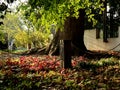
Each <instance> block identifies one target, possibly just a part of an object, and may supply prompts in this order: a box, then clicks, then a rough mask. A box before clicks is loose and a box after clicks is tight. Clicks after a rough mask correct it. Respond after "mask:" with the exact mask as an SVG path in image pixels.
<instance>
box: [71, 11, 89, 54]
mask: <svg viewBox="0 0 120 90" xmlns="http://www.w3.org/2000/svg"><path fill="white" fill-rule="evenodd" d="M84 16H85V10H84V9H80V10H79V18H78V19H76V18H74V17H73V18H72V19H71V23H72V25H71V31H72V38H71V40H72V43H71V44H72V49H73V50H72V51H74V55H78V56H79V55H83V54H85V52H86V51H87V49H86V47H85V44H84V20H85V19H84Z"/></svg>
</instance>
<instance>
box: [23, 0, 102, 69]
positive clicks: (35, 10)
mask: <svg viewBox="0 0 120 90" xmlns="http://www.w3.org/2000/svg"><path fill="white" fill-rule="evenodd" d="M22 9H24V11H25V16H26V18H27V19H29V20H30V21H31V22H32V23H33V25H34V26H35V27H36V29H39V28H44V30H46V31H50V29H51V26H52V25H54V26H55V27H54V28H55V29H56V30H57V33H56V35H55V38H54V39H53V42H52V43H51V44H50V47H49V48H48V49H47V52H48V53H51V52H50V51H51V49H52V51H56V50H58V48H56V47H57V46H59V45H58V43H59V39H61V37H62V39H61V40H63V45H64V46H65V47H66V48H65V47H64V49H67V50H69V49H70V52H71V50H73V51H74V52H75V53H77V55H80V54H83V53H84V52H86V50H87V49H86V47H85V45H84V16H85V15H86V16H87V17H88V20H89V21H93V25H95V24H96V20H95V19H94V14H93V13H92V10H93V9H94V10H98V12H101V11H102V9H103V4H102V3H101V2H100V0H28V4H27V5H24V6H22ZM58 32H60V33H62V34H60V38H59V36H58V35H59V33H58ZM66 45H67V46H66ZM71 47H72V49H71ZM52 53H53V52H52ZM66 53H67V55H68V57H69V56H71V54H72V53H69V52H64V54H66ZM68 53H69V54H68ZM68 62H70V63H71V61H68ZM68 62H67V63H68ZM67 63H65V64H67ZM70 63H69V65H68V66H66V68H68V67H70V66H71V65H70Z"/></svg>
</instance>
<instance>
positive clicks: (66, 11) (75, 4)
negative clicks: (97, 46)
mask: <svg viewBox="0 0 120 90" xmlns="http://www.w3.org/2000/svg"><path fill="white" fill-rule="evenodd" d="M22 9H23V10H24V11H25V13H24V14H25V15H26V18H29V20H30V21H32V23H33V25H35V27H36V28H37V29H39V28H40V27H44V28H47V29H49V28H50V26H51V25H53V24H54V25H55V26H56V27H57V28H58V27H62V26H63V24H64V21H65V20H66V18H67V17H76V18H78V17H79V16H78V15H79V13H80V12H79V9H85V12H86V15H87V16H88V19H89V21H93V24H95V23H96V20H95V19H94V14H93V13H92V10H93V9H94V10H98V12H99V13H101V11H103V10H104V9H103V4H102V3H101V1H100V0H28V4H27V5H24V6H22Z"/></svg>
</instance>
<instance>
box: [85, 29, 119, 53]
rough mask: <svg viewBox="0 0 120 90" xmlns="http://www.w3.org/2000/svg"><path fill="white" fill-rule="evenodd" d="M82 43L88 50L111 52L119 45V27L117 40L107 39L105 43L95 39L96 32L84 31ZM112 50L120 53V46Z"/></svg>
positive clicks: (100, 39)
mask: <svg viewBox="0 0 120 90" xmlns="http://www.w3.org/2000/svg"><path fill="white" fill-rule="evenodd" d="M84 42H85V45H86V47H87V49H88V50H105V51H106V50H107V51H108V50H111V49H113V48H114V47H116V46H117V45H118V44H119V43H120V27H119V36H118V38H108V42H107V43H106V42H103V39H102V38H99V39H96V30H85V34H84ZM113 50H114V51H120V45H119V46H118V47H117V48H115V49H113Z"/></svg>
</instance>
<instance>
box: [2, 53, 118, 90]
mask: <svg viewBox="0 0 120 90" xmlns="http://www.w3.org/2000/svg"><path fill="white" fill-rule="evenodd" d="M60 61H61V60H60V57H59V56H49V55H39V54H26V55H25V54H24V55H23V54H11V53H6V52H4V53H1V55H0V89H2V90H8V89H9V90H25V89H27V90H81V89H82V90H120V59H119V52H112V51H111V52H103V51H94V52H89V54H86V55H84V56H79V57H75V56H74V57H72V66H73V68H71V69H63V68H61V67H60Z"/></svg>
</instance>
